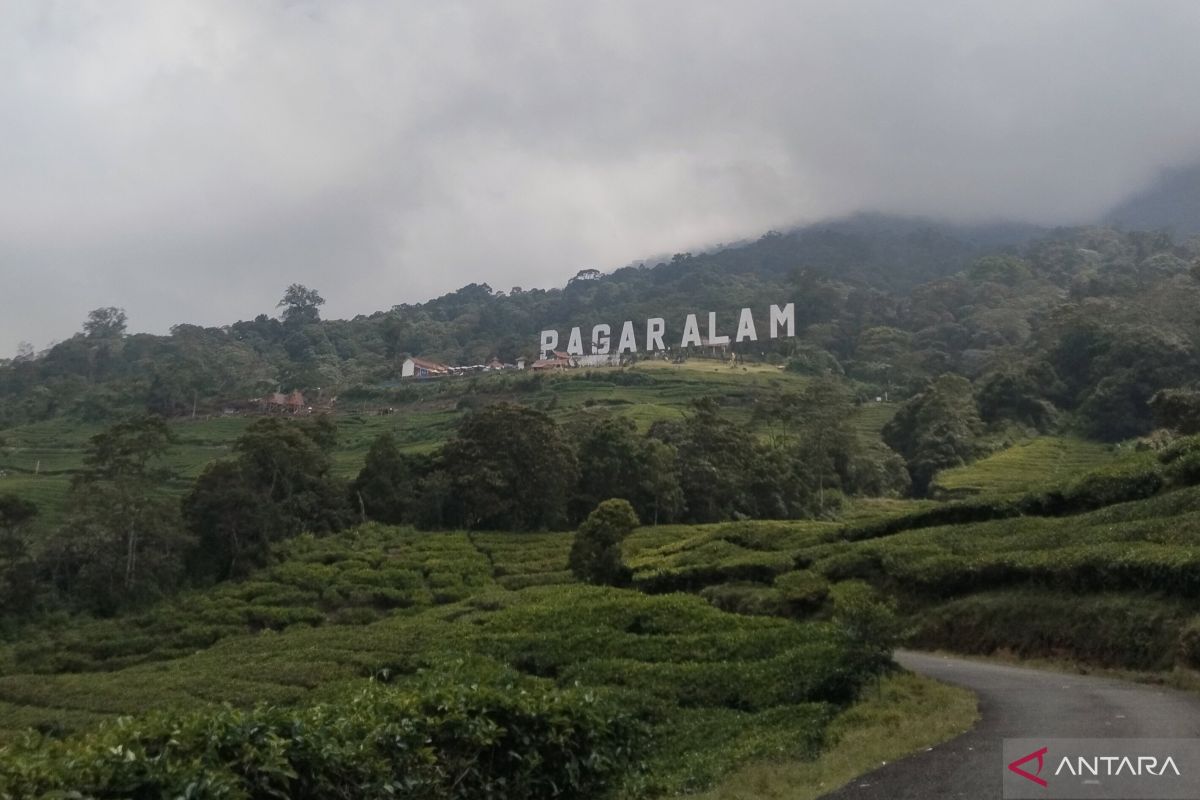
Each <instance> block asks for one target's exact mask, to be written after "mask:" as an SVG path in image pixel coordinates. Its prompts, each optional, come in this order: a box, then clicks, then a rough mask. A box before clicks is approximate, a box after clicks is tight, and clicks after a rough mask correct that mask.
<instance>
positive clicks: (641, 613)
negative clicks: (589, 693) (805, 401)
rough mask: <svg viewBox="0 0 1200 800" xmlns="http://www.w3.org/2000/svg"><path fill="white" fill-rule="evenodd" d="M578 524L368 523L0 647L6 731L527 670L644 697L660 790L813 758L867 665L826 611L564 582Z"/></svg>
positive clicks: (637, 705) (6, 734)
mask: <svg viewBox="0 0 1200 800" xmlns="http://www.w3.org/2000/svg"><path fill="white" fill-rule="evenodd" d="M569 541H570V540H569V537H564V536H560V535H552V534H545V535H538V534H535V535H522V534H489V535H467V534H461V533H453V534H426V533H416V532H414V531H411V530H407V529H398V528H387V527H383V526H375V525H372V526H366V527H364V528H361V529H358V530H356V531H355V532H354V533H353V535H351V536H345V537H337V538H330V539H303V540H299V541H297V542H294V543H292V545H291V547H290V548H289V550H288V552H287V555H286V558H285V560H283V561H282V563H280V564H279V565H277V566H275V567H273V568H270V569H268V570H265V571H264V572H263V573H261V574H260V575H258V576H255V577H254V578H253V579H251V580H248V581H245V582H242V583H237V584H229V585H222V586H219V587H216V588H215V589H212V590H209V591H207V592H192V593H189V594H187V595H185V596H182V597H180V598H178V599H176V600H174V601H172V602H170V603H167V604H164V605H163V606H161V607H159V608H156V609H153V610H151V611H149V612H145V613H143V614H141V615H137V616H130V617H125V618H120V619H116V620H111V621H105V622H94V623H90V624H82V625H80V624H75V625H72V626H68V627H67V628H65V629H63V630H61V631H58V632H50V633H46V634H43V635H42V636H41V637H40V638H38V639H36V640H34V641H27V642H23V643H21V644H18V645H12V646H9V647H7V648H5V649H4V651H3V655H2V657H0V741H2V740H3V739H5V738H9V739H11V738H12V737H15V736H18V735H20V731H21V730H23V729H25V728H27V727H30V726H32V727H35V728H37V729H39V730H43V731H52V732H58V733H61V732H65V731H71V730H79V729H87V728H90V727H93V726H95V725H96V724H98V723H100V722H102V721H103V720H105V719H111V718H112V717H114V716H116V715H123V714H139V713H144V712H147V711H150V710H152V709H162V708H168V709H178V710H184V709H189V708H198V707H201V706H203V705H204V704H207V703H212V702H229V703H233V704H234V705H239V706H246V705H250V704H253V703H256V702H263V701H265V702H271V703H275V704H285V705H290V704H296V703H303V702H309V701H312V700H319V699H320V698H323V697H334V696H338V695H339V693H342V692H344V690H345V687H347V686H349V685H352V684H354V683H355V682H358V681H362V680H364V679H366V678H375V679H376V680H379V681H385V682H392V683H396V682H399V683H403V682H405V681H410V680H416V679H417V678H418V677H419V675H421V674H422V670H437V671H443V672H444V671H446V670H450V671H453V670H456V669H462V670H464V674H467V675H472V676H478V675H483V674H489V675H495V674H501V673H503V671H504V670H512V669H515V670H516V671H517V673H519V674H521V675H524V676H527V677H531V678H536V679H539V680H544V681H549V682H551V683H553V684H555V685H559V686H572V685H576V684H581V685H583V686H586V687H595V688H596V689H597V690H603V691H605V692H617V693H620V694H621V696H623V697H624V698H625V700H624V701H623V703H625V705H626V707H628V708H633V709H641V711H640V712H639V713H643V714H644V715H646V716H647V718H648V719H650V720H652V721H653V722H654V725H655V728H656V730H657V735H656V741H658V742H659V745H658V746H657V747H656V749H655V750H654V751H653V752H651V753H649V754H648V760H649V761H650V762H651V767H652V768H651V769H649V770H648V773H647V774H648V775H649V776H652V777H650V778H648V780H649V781H650V783H649V785H648V787H647V790H648V791H650V792H652V793H657V792H660V791H679V790H684V789H689V788H697V787H702V786H705V785H708V784H710V783H711V782H712V781H713V780H715V779H717V778H718V777H719V776H720V775H722V774H724V773H725V772H727V771H728V770H730V769H732V768H733V767H735V766H737V765H738V764H740V763H742V762H744V761H746V760H747V759H753V758H756V757H763V756H767V755H772V756H778V755H781V754H783V755H790V756H796V757H801V756H811V755H813V754H814V753H816V752H817V751H818V750H819V749H820V748H821V746H822V743H823V741H824V739H823V732H824V730H825V727H826V725H828V724H829V722H830V721H831V720H832V719H833V718H834V717H835V715H836V713H837V710H838V709H839V708H842V707H844V706H845V705H846V704H848V703H850V702H851V701H853V699H854V698H855V696H856V694H857V689H858V684H859V682H860V681H862V680H865V679H866V678H867V676H868V674H869V671H867V670H865V668H864V667H863V666H862V665H859V664H858V663H857V662H856V661H855V659H856V658H857V656H855V655H854V654H853V652H852V651H850V650H847V649H846V648H845V646H844V643H843V640H842V639H841V638H840V634H839V633H838V632H837V631H836V630H835V629H834V628H833V627H832V626H830V625H828V624H826V623H806V624H796V623H794V622H791V621H788V620H785V619H779V618H768V617H745V616H737V615H731V614H727V613H725V612H722V611H719V610H717V609H715V608H713V607H712V606H711V605H709V604H708V603H706V602H705V601H704V600H702V599H701V598H698V597H691V596H686V595H670V596H662V597H655V596H650V595H646V594H643V593H640V592H635V591H629V590H620V589H608V588H596V587H588V586H583V585H580V584H578V583H574V582H571V581H570V578H569V574H568V573H566V572H565V571H564V567H565V559H566V551H567V546H568V545H569ZM533 584H552V585H533ZM518 586H520V587H524V588H520V589H514V588H509V587H518ZM455 665H458V666H455ZM731 675H737V676H738V680H730V679H729V676H731Z"/></svg>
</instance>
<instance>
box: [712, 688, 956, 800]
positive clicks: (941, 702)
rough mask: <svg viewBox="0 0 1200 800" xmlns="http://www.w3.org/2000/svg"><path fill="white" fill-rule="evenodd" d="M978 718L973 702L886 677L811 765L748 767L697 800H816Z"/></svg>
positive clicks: (836, 728) (837, 722)
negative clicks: (875, 691) (876, 690)
mask: <svg viewBox="0 0 1200 800" xmlns="http://www.w3.org/2000/svg"><path fill="white" fill-rule="evenodd" d="M978 718H979V713H978V709H977V707H976V702H975V696H974V695H973V694H972V693H971V692H969V691H967V690H966V689H961V688H958V687H954V686H947V685H945V684H941V683H938V682H936V681H933V680H930V679H929V678H925V677H922V676H920V675H914V674H911V673H904V674H898V675H892V676H889V677H887V678H884V679H883V680H882V681H881V682H880V684H879V690H878V692H877V693H868V694H867V695H866V696H865V698H864V699H863V701H862V702H861V703H859V704H858V705H856V706H854V707H853V708H851V709H849V710H847V711H844V712H842V713H841V714H840V715H838V717H837V718H836V719H834V721H833V723H832V724H831V725H830V726H829V733H828V736H829V739H830V740H831V741H832V744H831V745H830V746H828V747H827V748H826V749H825V750H824V751H822V752H821V754H820V755H819V756H817V757H816V758H815V759H812V760H807V761H798V760H786V759H780V760H770V761H760V762H755V763H752V764H748V765H746V766H744V767H742V768H740V769H738V770H737V771H735V772H733V773H732V774H731V775H729V776H728V777H727V778H725V779H724V780H723V781H721V783H720V784H719V785H718V786H717V787H716V788H714V789H713V790H711V791H708V792H704V793H702V794H699V795H696V800H815V798H818V797H821V796H822V795H825V794H828V793H830V792H832V791H835V790H836V789H839V788H840V787H842V786H844V785H846V784H847V783H849V782H850V781H851V780H853V779H854V778H856V777H857V776H859V775H862V774H863V773H866V772H869V771H870V770H872V769H874V768H876V767H879V766H881V765H883V764H886V763H888V762H891V761H896V760H897V759H900V758H903V757H904V756H907V755H910V754H912V753H916V752H919V751H921V750H925V749H927V748H930V747H934V746H936V745H938V744H940V743H942V742H945V741H948V740H949V739H952V738H954V737H955V736H957V735H959V734H961V733H964V732H965V731H967V730H969V729H970V727H971V726H972V725H973V724H974V723H975V721H976V720H977V719H978Z"/></svg>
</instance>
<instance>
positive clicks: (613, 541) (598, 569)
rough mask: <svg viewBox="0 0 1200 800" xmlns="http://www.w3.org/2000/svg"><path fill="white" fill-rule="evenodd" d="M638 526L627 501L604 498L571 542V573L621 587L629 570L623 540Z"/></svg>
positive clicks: (569, 561) (593, 581)
mask: <svg viewBox="0 0 1200 800" xmlns="http://www.w3.org/2000/svg"><path fill="white" fill-rule="evenodd" d="M637 526H638V518H637V512H635V511H634V510H633V506H631V505H630V504H629V502H628V501H627V500H605V501H604V502H603V503H601V504H600V505H598V506H596V510H595V511H593V512H592V513H591V514H589V515H588V518H587V519H586V520H584V521H583V524H582V525H580V526H579V531H578V532H577V533H576V534H575V541H574V543H573V544H572V545H571V554H570V557H569V558H568V564H569V565H570V567H571V572H573V573H575V575H576V576H577V577H578V578H579V579H580V580H584V581H587V582H588V583H596V584H608V585H611V586H621V585H624V584H626V583H628V582H629V577H630V575H629V569H628V568H627V567H626V566H625V565H624V564H623V563H622V562H621V540H622V539H624V538H625V537H626V536H628V535H629V534H630V532H631V531H633V529H634V528H636V527H637Z"/></svg>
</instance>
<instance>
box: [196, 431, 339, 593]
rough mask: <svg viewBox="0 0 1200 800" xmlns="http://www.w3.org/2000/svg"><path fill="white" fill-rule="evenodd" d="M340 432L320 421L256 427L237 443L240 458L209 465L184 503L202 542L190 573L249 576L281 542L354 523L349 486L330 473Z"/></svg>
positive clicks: (203, 576) (220, 577)
mask: <svg viewBox="0 0 1200 800" xmlns="http://www.w3.org/2000/svg"><path fill="white" fill-rule="evenodd" d="M335 434H336V428H333V427H332V423H331V422H330V421H329V420H324V419H322V418H317V419H316V420H313V421H311V422H302V423H301V422H295V421H291V420H283V419H278V418H275V417H270V418H266V419H260V420H257V421H255V422H254V423H253V424H251V425H250V426H249V427H248V428H247V429H246V431H245V433H243V434H242V436H241V437H240V438H239V439H238V440H237V442H236V443H235V444H234V452H235V453H236V455H237V457H236V458H235V459H233V460H229V461H218V462H216V463H214V464H211V465H209V467H208V468H207V469H205V471H204V472H203V473H202V474H201V476H200V478H199V479H198V480H197V481H196V483H195V485H194V486H193V487H192V490H191V492H189V493H188V495H187V496H186V497H185V498H184V501H183V516H184V519H185V520H186V522H187V525H188V528H189V530H191V531H192V532H193V534H194V535H195V536H196V542H197V546H196V547H195V548H194V549H193V551H192V553H191V555H190V556H189V559H188V565H189V566H188V569H189V572H190V573H191V574H192V575H193V576H194V577H197V578H200V579H203V580H224V579H227V578H232V577H237V576H239V575H244V574H246V573H247V572H249V571H250V570H252V569H254V568H256V567H260V566H263V565H264V564H266V563H267V561H268V559H269V557H270V553H271V546H272V545H273V544H274V543H276V542H278V541H281V540H284V539H287V538H290V537H293V536H296V535H298V534H300V533H303V532H309V533H316V534H325V533H331V532H333V531H337V530H340V529H341V528H343V527H345V526H346V525H347V524H349V522H350V521H351V518H352V514H351V511H350V507H349V505H348V503H347V492H346V487H345V484H343V483H341V482H339V481H337V480H336V479H334V478H333V477H332V476H331V475H330V469H331V466H332V461H331V459H330V456H329V451H330V450H331V449H332V448H333V445H334V441H335Z"/></svg>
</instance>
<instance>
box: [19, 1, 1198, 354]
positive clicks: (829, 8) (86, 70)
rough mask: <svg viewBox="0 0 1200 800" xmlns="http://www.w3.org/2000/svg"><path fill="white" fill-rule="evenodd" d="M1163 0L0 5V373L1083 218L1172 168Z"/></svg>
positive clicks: (1177, 132) (1179, 36)
mask: <svg viewBox="0 0 1200 800" xmlns="http://www.w3.org/2000/svg"><path fill="white" fill-rule="evenodd" d="M1198 38H1200V7H1198V6H1196V4H1194V3H1190V2H1160V3H1153V2H1151V3H1146V2H1138V3H1132V2H1127V3H1122V2H1110V3H1103V4H1100V3H1093V2H1058V3H1053V4H1047V3H1032V2H1010V3H1004V4H995V3H988V4H984V3H978V4H976V3H964V2H910V3H884V2H877V3H866V2H856V3H838V4H832V3H824V2H822V3H817V2H812V3H801V2H746V3H741V4H737V5H736V6H734V5H730V4H718V3H711V4H703V3H695V2H682V1H679V2H655V3H645V2H605V3H583V2H561V0H559V1H557V2H520V3H504V4H500V3H490V4H481V3H471V2H462V3H454V2H441V3H435V4H425V3H379V2H375V1H374V0H362V1H361V2H355V1H354V0H347V2H340V3H317V2H276V3H244V2H235V1H231V2H224V3H222V2H211V3H191V4H188V3H169V2H168V3H159V2H149V0H147V2H142V3H134V2H106V1H103V0H102V1H100V2H95V3H91V4H88V3H83V2H76V3H64V4H59V3H46V2H41V1H40V0H29V2H24V3H22V2H18V3H17V4H15V7H12V8H8V9H6V14H5V19H4V20H3V21H2V22H0V67H2V69H0V136H2V141H3V143H4V146H3V148H0V354H9V353H11V351H13V350H14V349H15V347H16V343H17V341H18V340H21V339H27V340H31V341H33V342H35V343H36V344H38V345H39V346H42V345H45V344H46V343H47V342H48V341H50V340H51V339H58V338H65V337H66V336H69V335H70V334H71V332H72V331H74V330H76V329H78V326H79V323H80V321H81V320H82V319H83V317H84V316H85V315H86V312H87V311H88V310H89V309H91V308H94V307H96V306H100V305H120V306H124V307H125V308H126V309H128V311H129V315H130V320H131V326H132V327H133V328H134V329H137V330H152V331H163V330H165V329H166V328H167V327H168V326H169V325H170V324H172V323H175V322H195V323H202V324H223V323H226V322H230V321H233V320H235V319H238V318H248V317H252V316H254V315H255V314H257V313H262V312H271V311H272V310H273V306H274V304H275V302H276V300H277V299H278V297H279V295H280V294H281V293H282V289H283V287H284V286H286V285H287V284H289V283H292V282H296V281H299V282H302V283H306V284H309V285H311V286H314V287H317V288H318V289H320V290H321V291H322V293H323V294H324V295H325V296H326V297H327V299H328V300H329V305H328V306H327V314H328V315H336V316H347V315H354V314H356V313H366V312H370V311H373V310H377V309H380V308H386V307H388V306H390V305H392V304H396V303H401V302H416V301H420V300H423V299H426V298H428V297H430V296H432V295H435V294H439V293H441V292H444V291H448V290H452V289H454V288H456V287H458V286H460V285H462V284H465V283H468V282H472V281H476V282H484V281H486V282H488V283H490V284H492V285H493V286H494V287H496V288H508V287H510V286H512V285H522V286H526V287H529V286H537V285H561V284H562V283H563V282H564V281H565V279H566V278H567V277H568V276H569V275H571V274H573V273H574V272H575V271H576V270H578V269H580V268H582V267H588V266H595V267H600V268H604V269H608V268H612V267H615V266H619V265H621V264H623V263H627V262H628V261H630V260H632V259H635V258H637V257H640V256H645V255H649V254H654V253H664V252H674V251H676V250H684V249H689V248H696V247H701V246H704V245H705V244H709V243H713V242H718V241H728V240H731V239H736V238H739V237H742V236H753V235H755V234H757V233H760V232H762V231H764V230H766V229H768V228H772V227H780V226H785V225H789V224H792V223H797V222H802V221H805V220H814V219H819V218H823V217H828V216H833V215H839V214H844V213H848V212H852V211H855V210H861V209H871V210H882V211H890V212H900V213H912V214H930V215H939V216H948V217H952V218H955V219H990V218H1010V219H1020V220H1030V221H1036V222H1042V223H1060V222H1062V223H1069V222H1076V221H1083V220H1090V219H1093V218H1095V217H1096V216H1098V215H1099V214H1101V213H1102V212H1103V211H1104V210H1105V209H1107V208H1108V207H1109V206H1111V205H1112V204H1114V203H1115V202H1117V201H1118V200H1119V199H1121V198H1122V197H1123V196H1125V195H1126V194H1128V193H1129V192H1131V191H1133V190H1136V189H1137V188H1139V187H1141V186H1143V185H1144V184H1145V183H1147V182H1148V181H1150V180H1151V179H1152V178H1153V177H1154V175H1155V174H1156V173H1157V172H1158V171H1159V170H1160V169H1162V168H1163V167H1166V166H1169V165H1172V164H1179V163H1186V162H1190V161H1193V160H1195V159H1197V158H1198V157H1200V105H1198V104H1196V103H1195V102H1193V97H1192V84H1193V83H1194V78H1193V76H1195V75H1196V74H1200V48H1197V47H1196V46H1195V42H1196V41H1197V40H1198Z"/></svg>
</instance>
